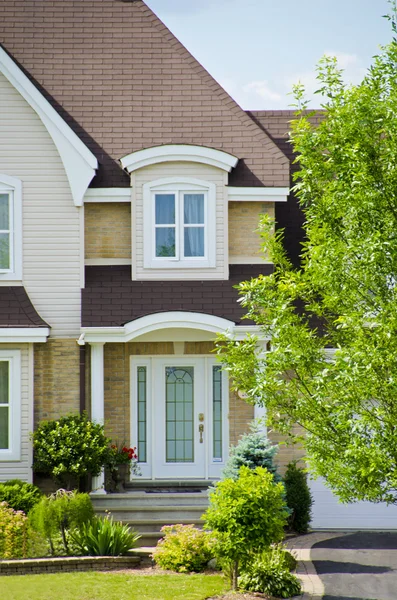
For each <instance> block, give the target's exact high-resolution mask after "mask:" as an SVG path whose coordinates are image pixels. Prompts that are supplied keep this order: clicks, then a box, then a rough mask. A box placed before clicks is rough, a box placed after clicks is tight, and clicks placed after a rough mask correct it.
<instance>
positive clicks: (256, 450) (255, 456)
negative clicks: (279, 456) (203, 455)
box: [222, 424, 281, 482]
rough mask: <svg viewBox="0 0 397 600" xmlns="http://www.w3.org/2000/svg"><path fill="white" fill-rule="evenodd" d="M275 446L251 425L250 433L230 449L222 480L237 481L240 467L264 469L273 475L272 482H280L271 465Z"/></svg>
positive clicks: (275, 449) (275, 450) (275, 468)
mask: <svg viewBox="0 0 397 600" xmlns="http://www.w3.org/2000/svg"><path fill="white" fill-rule="evenodd" d="M276 453H277V446H275V445H274V444H271V443H270V441H269V440H268V438H267V437H266V435H265V434H263V433H262V432H260V431H259V430H258V428H257V426H256V425H255V424H254V425H251V432H250V433H246V434H245V435H243V436H242V437H241V439H240V440H239V442H238V444H237V446H232V447H231V448H230V453H229V459H228V461H227V463H226V465H225V468H224V469H223V472H222V479H229V478H231V479H237V478H238V476H239V471H240V468H241V467H242V466H245V467H248V468H250V469H256V467H264V468H265V469H267V470H268V471H269V472H270V473H272V474H273V475H274V481H276V482H279V481H281V477H280V475H279V474H278V473H277V467H276V465H275V464H274V463H273V460H274V456H275V454H276Z"/></svg>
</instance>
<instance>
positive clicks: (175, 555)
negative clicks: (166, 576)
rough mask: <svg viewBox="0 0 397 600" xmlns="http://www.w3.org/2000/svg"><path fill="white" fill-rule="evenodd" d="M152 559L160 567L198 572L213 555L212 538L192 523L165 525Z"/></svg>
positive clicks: (182, 571)
mask: <svg viewBox="0 0 397 600" xmlns="http://www.w3.org/2000/svg"><path fill="white" fill-rule="evenodd" d="M161 531H163V532H164V533H165V535H164V537H163V539H162V540H160V541H159V543H158V544H157V546H156V548H155V550H154V552H153V559H154V561H155V562H156V564H158V565H159V566H160V567H161V568H162V569H169V570H170V571H177V572H178V573H190V572H196V573H200V572H201V571H204V569H205V568H206V566H207V564H208V562H209V561H210V560H211V559H212V558H213V557H214V550H213V546H214V540H213V537H212V536H211V535H210V534H209V533H208V532H207V531H202V530H201V529H197V528H196V527H194V526H193V525H166V526H164V527H162V529H161Z"/></svg>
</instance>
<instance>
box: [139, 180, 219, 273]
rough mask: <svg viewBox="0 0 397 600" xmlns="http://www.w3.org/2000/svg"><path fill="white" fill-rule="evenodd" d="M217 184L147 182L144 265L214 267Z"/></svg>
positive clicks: (165, 181) (187, 181) (145, 193)
mask: <svg viewBox="0 0 397 600" xmlns="http://www.w3.org/2000/svg"><path fill="white" fill-rule="evenodd" d="M215 196H216V192H215V185H214V184H212V183H209V182H204V181H200V180H192V179H189V180H187V179H185V180H183V181H180V180H179V181H175V180H171V179H164V180H161V181H154V182H151V183H148V184H145V185H144V234H145V247H144V255H145V256H144V265H145V268H160V269H162V268H168V269H178V268H203V267H214V266H215V256H216V242H215V238H216V235H215V231H216V197H215Z"/></svg>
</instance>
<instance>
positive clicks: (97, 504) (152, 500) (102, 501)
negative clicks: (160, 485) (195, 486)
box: [91, 490, 208, 509]
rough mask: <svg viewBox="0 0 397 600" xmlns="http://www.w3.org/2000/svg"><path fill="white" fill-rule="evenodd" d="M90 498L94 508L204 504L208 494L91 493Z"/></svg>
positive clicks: (205, 492) (204, 492)
mask: <svg viewBox="0 0 397 600" xmlns="http://www.w3.org/2000/svg"><path fill="white" fill-rule="evenodd" d="M91 500H92V503H93V505H94V508H95V509H97V508H98V509H101V508H103V507H105V508H106V507H108V506H112V507H113V508H114V507H116V506H117V507H123V506H129V507H130V508H131V509H132V508H133V507H135V506H171V505H172V506H187V505H189V506H195V505H199V506H200V505H201V506H204V505H205V506H206V505H207V503H208V494H207V491H206V490H203V491H201V492H177V493H174V492H163V493H162V492H160V493H157V492H154V493H150V492H145V491H139V492H127V493H124V494H92V495H91Z"/></svg>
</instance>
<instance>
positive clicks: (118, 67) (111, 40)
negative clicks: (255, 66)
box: [0, 0, 289, 186]
mask: <svg viewBox="0 0 397 600" xmlns="http://www.w3.org/2000/svg"><path fill="white" fill-rule="evenodd" d="M0 13H1V16H0V43H1V44H2V45H3V46H4V48H5V49H6V51H7V52H9V53H10V55H11V56H12V57H13V58H14V59H15V60H16V61H17V62H18V63H19V64H20V65H21V66H22V67H23V69H24V70H25V72H26V73H27V74H28V76H30V77H31V79H32V80H33V81H34V83H35V84H36V85H37V86H38V87H39V89H40V90H41V91H42V92H43V93H44V94H45V96H46V97H47V99H49V100H50V102H51V103H52V104H53V106H54V107H55V108H56V109H57V110H58V112H59V113H60V114H61V116H62V117H63V118H64V119H65V120H66V121H67V123H68V124H69V125H70V126H71V127H72V129H74V131H75V132H76V133H77V135H79V136H80V138H81V139H82V140H83V141H84V142H85V144H86V145H87V146H88V147H89V148H90V149H91V150H92V152H93V153H94V154H95V155H96V157H97V158H98V161H99V163H100V169H99V173H98V175H97V176H96V178H95V179H94V182H93V185H95V186H128V185H129V179H128V177H127V176H126V174H125V173H124V172H123V171H122V170H121V167H120V165H119V163H118V160H119V159H120V158H121V157H122V156H125V155H127V154H129V153H130V152H133V151H137V150H141V149H143V148H147V147H151V146H157V145H162V144H197V145H202V146H208V147H210V148H216V149H219V150H224V151H226V152H229V153H231V154H233V155H235V156H237V157H238V158H239V159H240V160H239V163H238V165H237V167H236V169H234V171H233V172H232V173H231V176H230V180H229V182H230V185H237V186H238V185H243V186H285V185H288V179H289V163H288V160H287V159H286V158H285V156H284V155H283V154H282V152H280V150H279V149H278V147H277V145H276V144H274V143H273V141H272V140H271V138H270V137H269V136H268V135H267V134H266V133H265V132H264V131H263V129H261V128H260V127H259V126H258V125H257V124H256V123H255V122H254V120H253V119H252V118H250V116H249V115H247V114H246V113H245V112H244V111H243V110H242V109H241V108H240V107H239V106H238V105H237V104H236V103H235V102H234V100H232V98H230V96H228V94H227V93H226V92H225V91H224V90H223V89H222V88H221V87H220V86H219V84H218V83H217V82H216V81H215V80H214V79H213V78H212V77H211V76H210V75H209V74H208V73H207V71H206V70H205V69H204V68H203V67H202V66H201V65H200V64H199V63H198V62H197V61H196V59H194V58H193V57H192V56H191V55H190V53H189V52H188V51H187V50H186V49H185V48H184V46H183V45H182V44H181V43H180V42H179V41H178V40H177V39H176V38H175V36H174V35H173V34H172V33H171V32H170V31H169V30H168V29H167V28H166V27H165V25H164V24H163V23H162V22H161V21H160V20H159V19H158V17H157V16H155V15H154V13H153V12H152V11H151V10H150V9H149V8H148V7H147V6H146V4H145V3H144V2H143V1H142V0H134V1H129V2H126V1H120V0H1V7H0Z"/></svg>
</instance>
